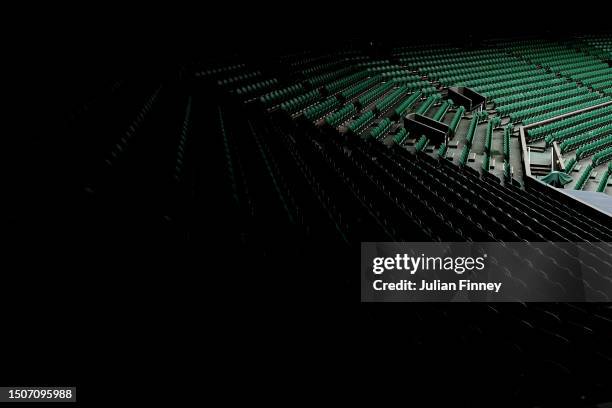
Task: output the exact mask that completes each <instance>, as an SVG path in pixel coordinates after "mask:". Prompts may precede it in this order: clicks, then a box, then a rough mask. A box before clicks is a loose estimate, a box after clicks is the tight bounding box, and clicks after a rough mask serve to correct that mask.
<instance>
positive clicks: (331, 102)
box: [304, 96, 340, 121]
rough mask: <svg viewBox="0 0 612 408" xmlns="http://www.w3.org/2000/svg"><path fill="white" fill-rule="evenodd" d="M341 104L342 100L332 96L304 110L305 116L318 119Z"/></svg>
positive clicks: (309, 118)
mask: <svg viewBox="0 0 612 408" xmlns="http://www.w3.org/2000/svg"><path fill="white" fill-rule="evenodd" d="M338 106H340V101H339V100H338V99H336V98H334V97H333V96H330V97H329V98H327V99H326V100H324V101H322V102H319V103H317V104H316V105H313V106H311V107H310V108H308V109H306V110H305V111H304V117H305V118H306V119H308V120H310V121H314V120H317V119H319V118H321V117H322V116H323V115H325V114H327V113H328V112H330V111H332V110H333V109H336V108H337V107H338Z"/></svg>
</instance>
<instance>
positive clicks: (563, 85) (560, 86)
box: [495, 80, 576, 110]
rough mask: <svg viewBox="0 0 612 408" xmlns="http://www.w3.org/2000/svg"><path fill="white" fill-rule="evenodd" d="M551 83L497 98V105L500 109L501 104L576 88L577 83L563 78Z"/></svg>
mask: <svg viewBox="0 0 612 408" xmlns="http://www.w3.org/2000/svg"><path fill="white" fill-rule="evenodd" d="M550 84H551V86H545V87H542V88H541V89H533V90H530V91H526V92H520V91H519V92H515V93H512V94H510V95H508V96H502V97H498V98H495V107H496V108H498V110H499V107H500V106H505V105H509V104H512V103H515V102H520V101H528V100H532V99H533V98H538V97H542V96H546V95H550V94H555V93H557V92H563V91H567V90H570V89H574V88H576V84H574V83H571V82H566V81H562V80H558V81H556V80H552V81H551V82H550Z"/></svg>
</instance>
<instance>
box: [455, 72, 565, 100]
mask: <svg viewBox="0 0 612 408" xmlns="http://www.w3.org/2000/svg"><path fill="white" fill-rule="evenodd" d="M563 82H564V81H563V80H562V79H561V78H557V77H555V76H554V75H552V74H550V73H548V72H546V71H543V70H536V71H534V72H533V73H532V75H531V76H528V77H525V78H521V79H513V80H506V81H499V82H495V83H492V84H489V85H480V86H478V85H471V84H470V83H469V82H467V83H463V85H466V86H469V87H470V88H473V89H474V90H475V91H477V92H479V93H481V94H482V95H484V96H486V97H487V98H488V99H490V100H492V101H493V102H495V101H496V100H497V99H498V98H503V97H506V96H509V95H516V94H521V93H526V92H531V91H534V90H540V89H544V88H547V87H553V86H557V85H559V84H561V83H563Z"/></svg>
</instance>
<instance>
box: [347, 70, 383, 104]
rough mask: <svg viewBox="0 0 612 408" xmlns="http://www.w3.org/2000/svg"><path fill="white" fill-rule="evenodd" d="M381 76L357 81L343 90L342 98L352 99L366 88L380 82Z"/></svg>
mask: <svg viewBox="0 0 612 408" xmlns="http://www.w3.org/2000/svg"><path fill="white" fill-rule="evenodd" d="M380 80H381V77H380V76H375V77H372V78H368V79H364V80H363V81H361V82H359V83H356V84H354V85H351V86H350V87H349V88H348V89H345V90H344V91H342V93H341V94H340V95H341V96H342V98H344V99H345V100H346V99H351V98H353V97H354V96H356V95H359V94H360V93H363V92H364V91H365V90H366V89H368V88H370V87H372V86H373V85H375V84H377V83H378V82H380Z"/></svg>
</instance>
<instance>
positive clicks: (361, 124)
mask: <svg viewBox="0 0 612 408" xmlns="http://www.w3.org/2000/svg"><path fill="white" fill-rule="evenodd" d="M375 116H376V115H374V112H373V111H367V112H366V113H364V114H363V115H361V116H360V117H359V118H357V119H356V120H355V121H354V122H353V123H351V124H350V125H349V126H348V130H349V132H351V133H354V134H357V133H359V132H361V131H362V130H363V129H364V128H365V127H366V126H367V125H369V124H370V123H371V122H372V121H373V120H374V118H375Z"/></svg>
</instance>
